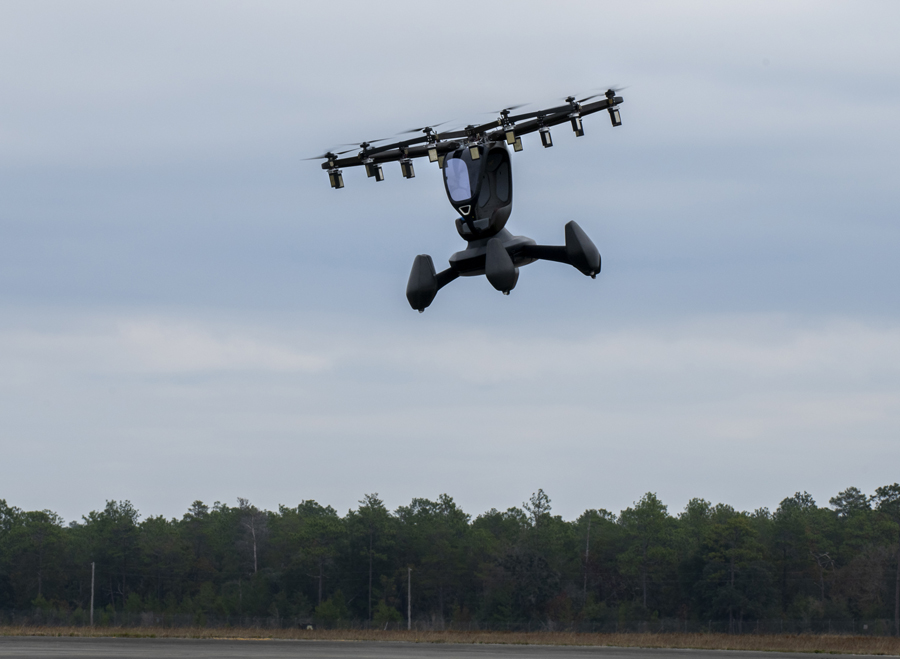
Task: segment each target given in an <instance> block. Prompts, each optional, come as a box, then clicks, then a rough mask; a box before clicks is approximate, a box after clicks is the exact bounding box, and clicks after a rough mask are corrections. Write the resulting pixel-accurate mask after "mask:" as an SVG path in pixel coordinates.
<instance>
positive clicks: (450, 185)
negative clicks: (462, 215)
mask: <svg viewBox="0 0 900 659" xmlns="http://www.w3.org/2000/svg"><path fill="white" fill-rule="evenodd" d="M444 176H446V177H447V191H448V192H449V193H450V198H451V199H452V200H453V201H465V200H466V199H469V198H470V197H471V196H472V189H471V188H470V187H469V169H468V167H466V163H465V162H463V161H462V160H461V159H460V158H448V159H447V160H446V161H445V162H444Z"/></svg>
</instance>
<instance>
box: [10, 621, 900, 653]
mask: <svg viewBox="0 0 900 659" xmlns="http://www.w3.org/2000/svg"><path fill="white" fill-rule="evenodd" d="M0 636H83V637H104V636H106V637H119V638H122V637H128V638H210V639H214V638H229V639H286V640H288V639H293V640H318V641H326V640H331V641H395V642H398V641H399V642H406V643H500V644H520V645H587V646H615V647H641V648H684V649H702V650H763V651H771V652H815V653H831V654H879V655H895V656H900V639H898V638H895V637H885V636H837V635H803V634H797V635H789V634H777V635H755V634H745V635H742V636H733V635H730V634H578V633H572V632H530V633H525V632H456V631H447V632H419V631H410V632H407V631H384V632H382V631H375V630H369V631H359V630H340V629H335V630H324V629H317V630H302V629H254V628H243V629H242V628H228V629H207V628H168V627H94V628H90V627H10V626H6V627H0Z"/></svg>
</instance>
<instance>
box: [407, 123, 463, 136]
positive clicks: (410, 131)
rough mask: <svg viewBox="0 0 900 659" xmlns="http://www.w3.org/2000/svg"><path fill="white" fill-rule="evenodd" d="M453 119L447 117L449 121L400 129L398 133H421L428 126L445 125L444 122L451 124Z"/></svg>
mask: <svg viewBox="0 0 900 659" xmlns="http://www.w3.org/2000/svg"><path fill="white" fill-rule="evenodd" d="M451 121H453V119H447V121H442V122H441V123H439V124H429V125H428V126H420V127H419V128H410V129H409V130H404V131H400V132H399V133H397V135H406V134H407V133H421V132H422V131H423V130H425V129H426V128H437V127H438V126H443V125H444V124H449V123H450V122H451Z"/></svg>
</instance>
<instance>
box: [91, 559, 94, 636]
mask: <svg viewBox="0 0 900 659" xmlns="http://www.w3.org/2000/svg"><path fill="white" fill-rule="evenodd" d="M93 626H94V561H91V627H93Z"/></svg>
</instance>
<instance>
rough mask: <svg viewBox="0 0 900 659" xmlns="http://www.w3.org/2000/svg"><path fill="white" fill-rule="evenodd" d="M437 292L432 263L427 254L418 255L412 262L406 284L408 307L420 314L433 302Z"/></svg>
mask: <svg viewBox="0 0 900 659" xmlns="http://www.w3.org/2000/svg"><path fill="white" fill-rule="evenodd" d="M437 292H438V281H437V275H436V274H435V272H434V261H432V260H431V257H430V256H428V254H419V255H418V256H417V257H416V260H415V261H413V267H412V271H411V272H410V273H409V282H408V283H407V284H406V299H407V300H409V306H411V307H412V308H413V309H415V310H416V311H418V312H419V313H422V312H423V311H425V309H426V308H427V307H428V305H429V304H431V303H432V302H433V301H434V296H435V295H437Z"/></svg>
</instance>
